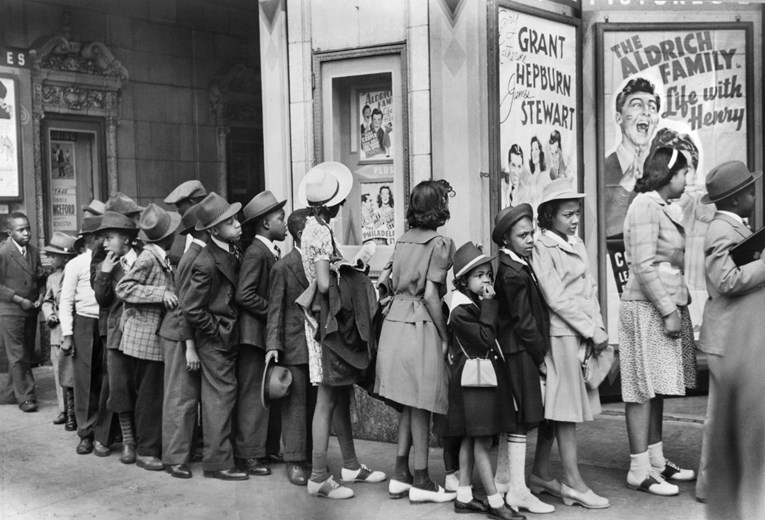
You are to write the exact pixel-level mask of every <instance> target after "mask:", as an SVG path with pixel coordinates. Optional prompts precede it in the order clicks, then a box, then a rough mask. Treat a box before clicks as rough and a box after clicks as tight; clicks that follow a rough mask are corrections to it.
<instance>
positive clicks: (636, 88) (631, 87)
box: [616, 78, 661, 114]
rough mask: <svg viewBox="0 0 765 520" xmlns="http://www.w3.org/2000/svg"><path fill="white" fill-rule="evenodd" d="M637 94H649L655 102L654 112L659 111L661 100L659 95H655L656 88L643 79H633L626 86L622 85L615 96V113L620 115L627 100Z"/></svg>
mask: <svg viewBox="0 0 765 520" xmlns="http://www.w3.org/2000/svg"><path fill="white" fill-rule="evenodd" d="M637 92H645V93H646V94H651V95H652V96H653V97H654V100H655V101H656V110H657V111H659V110H661V98H659V95H658V94H657V93H656V87H654V86H653V83H651V82H650V81H648V80H647V79H645V78H633V79H631V80H629V81H628V82H627V84H626V85H624V88H623V89H622V90H621V92H619V94H617V95H616V112H617V113H619V114H621V113H622V108H624V103H625V102H626V101H627V98H628V97H629V96H631V95H632V94H635V93H637Z"/></svg>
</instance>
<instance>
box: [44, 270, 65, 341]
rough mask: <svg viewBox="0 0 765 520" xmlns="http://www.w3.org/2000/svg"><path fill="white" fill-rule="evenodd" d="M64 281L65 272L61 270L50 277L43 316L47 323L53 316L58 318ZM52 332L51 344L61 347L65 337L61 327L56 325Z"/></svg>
mask: <svg viewBox="0 0 765 520" xmlns="http://www.w3.org/2000/svg"><path fill="white" fill-rule="evenodd" d="M63 281H64V270H63V269H59V270H58V271H53V272H52V273H51V274H50V275H48V281H47V282H46V284H45V299H44V300H43V303H42V306H41V307H40V309H41V310H42V313H43V316H44V317H45V320H46V321H47V320H48V319H49V318H50V317H51V316H56V317H58V303H59V302H60V301H61V282H63ZM49 330H50V344H51V345H61V342H62V340H63V335H62V334H61V325H56V326H55V327H53V328H49Z"/></svg>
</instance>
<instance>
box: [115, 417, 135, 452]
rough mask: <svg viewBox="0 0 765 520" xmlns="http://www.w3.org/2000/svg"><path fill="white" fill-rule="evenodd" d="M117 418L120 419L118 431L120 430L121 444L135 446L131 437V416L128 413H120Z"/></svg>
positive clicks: (133, 438)
mask: <svg viewBox="0 0 765 520" xmlns="http://www.w3.org/2000/svg"><path fill="white" fill-rule="evenodd" d="M117 416H118V417H119V419H120V430H122V444H133V445H135V437H133V414H132V413H130V412H120V413H119V414H117Z"/></svg>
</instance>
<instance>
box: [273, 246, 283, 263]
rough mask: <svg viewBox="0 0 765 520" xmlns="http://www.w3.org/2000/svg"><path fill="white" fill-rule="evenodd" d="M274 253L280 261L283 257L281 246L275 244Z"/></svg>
mask: <svg viewBox="0 0 765 520" xmlns="http://www.w3.org/2000/svg"><path fill="white" fill-rule="evenodd" d="M274 253H276V259H277V260H279V259H280V258H281V257H282V250H281V249H279V246H277V245H276V244H274Z"/></svg>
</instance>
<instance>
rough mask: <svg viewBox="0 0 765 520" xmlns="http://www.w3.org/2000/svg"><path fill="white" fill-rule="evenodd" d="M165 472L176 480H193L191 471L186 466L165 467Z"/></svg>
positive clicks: (173, 465)
mask: <svg viewBox="0 0 765 520" xmlns="http://www.w3.org/2000/svg"><path fill="white" fill-rule="evenodd" d="M165 471H167V472H168V473H170V476H171V477H175V478H191V470H190V469H189V467H188V466H187V465H186V464H172V465H169V466H165Z"/></svg>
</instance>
